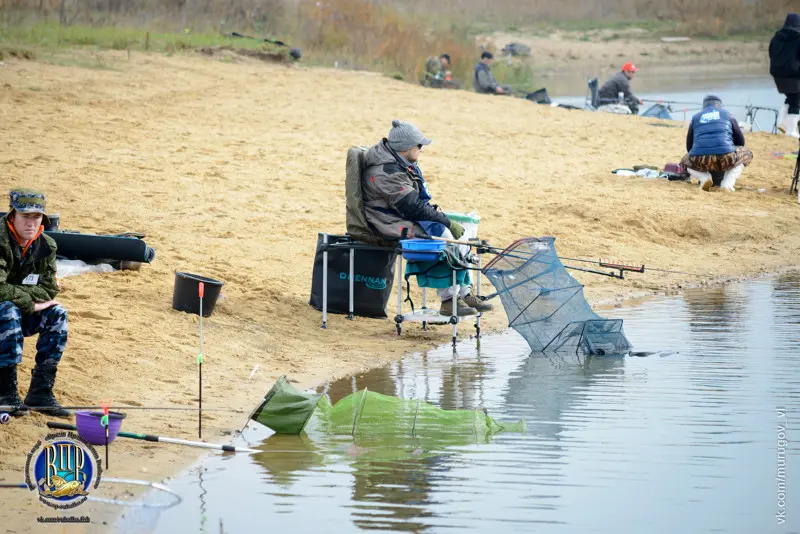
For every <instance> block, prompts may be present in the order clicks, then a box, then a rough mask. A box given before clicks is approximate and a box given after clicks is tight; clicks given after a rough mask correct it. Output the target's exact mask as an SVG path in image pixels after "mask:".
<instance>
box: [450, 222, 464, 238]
mask: <svg viewBox="0 0 800 534" xmlns="http://www.w3.org/2000/svg"><path fill="white" fill-rule="evenodd" d="M450 233H452V234H453V237H454V238H456V239H461V236H462V235H464V227H463V226H461V225H460V224H458V223H457V222H455V221H450Z"/></svg>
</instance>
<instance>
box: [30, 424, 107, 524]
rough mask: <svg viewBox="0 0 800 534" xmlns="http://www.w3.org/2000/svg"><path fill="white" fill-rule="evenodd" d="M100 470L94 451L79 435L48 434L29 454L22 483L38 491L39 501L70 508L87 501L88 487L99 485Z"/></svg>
mask: <svg viewBox="0 0 800 534" xmlns="http://www.w3.org/2000/svg"><path fill="white" fill-rule="evenodd" d="M101 472H102V468H101V467H100V457H99V455H98V454H97V451H96V450H95V449H94V447H92V446H91V445H90V444H89V443H87V442H86V441H85V440H83V439H82V438H81V437H80V436H77V435H73V434H69V433H60V434H50V435H48V436H47V437H45V439H44V440H39V441H38V442H37V443H36V445H34V447H33V448H32V449H31V451H30V452H29V453H28V461H27V463H26V466H25V482H26V484H27V485H28V488H29V489H30V490H38V492H39V500H40V501H41V502H42V503H44V504H46V505H47V506H50V507H52V508H56V509H69V508H75V507H76V506H79V505H81V504H83V503H84V502H86V499H87V498H88V495H89V490H90V489H91V488H92V487H94V488H97V486H98V485H99V484H100V475H101ZM34 481H35V482H34Z"/></svg>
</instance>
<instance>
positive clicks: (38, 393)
mask: <svg viewBox="0 0 800 534" xmlns="http://www.w3.org/2000/svg"><path fill="white" fill-rule="evenodd" d="M57 370H58V365H57V364H56V362H54V361H53V360H46V361H45V362H44V363H42V364H38V363H37V364H36V367H34V368H33V370H32V371H31V385H30V387H29V388H28V394H27V395H26V396H25V405H26V406H27V407H28V409H30V410H33V411H36V412H40V413H43V414H47V415H52V416H54V417H69V416H70V415H72V414H71V413H70V412H68V411H67V410H65V409H63V408H62V407H61V405H60V404H59V403H58V401H57V400H56V398H55V396H53V386H54V385H55V383H56V371H57Z"/></svg>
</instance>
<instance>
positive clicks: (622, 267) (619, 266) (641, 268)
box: [431, 160, 800, 279]
mask: <svg viewBox="0 0 800 534" xmlns="http://www.w3.org/2000/svg"><path fill="white" fill-rule="evenodd" d="M798 161H800V160H798ZM431 239H434V240H436V241H445V242H447V243H453V244H456V245H467V246H469V247H473V248H476V249H477V251H478V252H479V253H481V252H488V253H491V254H498V255H499V254H504V255H505V256H507V257H509V258H515V259H519V260H528V259H530V258H532V257H534V256H536V254H538V253H537V252H527V251H524V250H522V251H513V252H505V249H501V248H498V247H493V246H491V245H489V244H488V243H487V242H485V241H483V240H481V241H480V243H475V241H478V239H477V238H473V239H471V240H470V241H456V240H454V239H446V238H444V237H431ZM517 254H521V256H518V255H517ZM557 257H558V259H560V260H567V261H578V262H583V263H591V264H594V265H599V266H600V267H607V268H610V269H616V270H618V271H620V274H619V275H616V274H609V273H605V272H601V271H593V270H587V269H581V268H578V267H570V266H568V265H565V266H564V267H565V268H567V269H573V270H577V271H584V272H588V273H594V274H601V275H603V276H612V277H613V278H620V279H624V275H623V274H622V273H623V272H625V271H628V272H635V273H644V272H645V264H643V263H642V264H635V265H634V264H627V263H622V262H611V261H602V260H600V261H597V260H589V259H586V258H570V257H568V256H557ZM647 270H649V271H658V272H663V273H672V274H685V275H689V276H701V275H700V274H698V273H689V272H686V271H675V270H670V269H659V268H656V267H647Z"/></svg>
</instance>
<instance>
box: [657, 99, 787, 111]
mask: <svg viewBox="0 0 800 534" xmlns="http://www.w3.org/2000/svg"><path fill="white" fill-rule="evenodd" d="M641 100H642V102H652V103H654V104H676V105H679V106H696V105H697V102H683V101H680V100H662V99H657V100H654V99H651V98H642V99H641ZM724 107H726V108H753V109H764V110H770V111H772V110H774V109H775V108H765V107H759V106H753V105H751V104H725V106H724ZM696 109H703V108H696Z"/></svg>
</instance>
